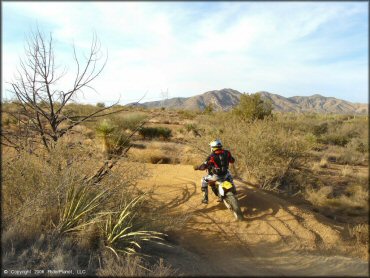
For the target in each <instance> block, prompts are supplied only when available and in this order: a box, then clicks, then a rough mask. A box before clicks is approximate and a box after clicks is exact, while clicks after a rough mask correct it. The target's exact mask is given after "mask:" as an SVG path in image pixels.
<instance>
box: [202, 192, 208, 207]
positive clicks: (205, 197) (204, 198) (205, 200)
mask: <svg viewBox="0 0 370 278" xmlns="http://www.w3.org/2000/svg"><path fill="white" fill-rule="evenodd" d="M202 203H203V204H208V192H207V191H204V192H203V200H202Z"/></svg>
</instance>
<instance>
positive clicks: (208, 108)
mask: <svg viewBox="0 0 370 278" xmlns="http://www.w3.org/2000/svg"><path fill="white" fill-rule="evenodd" d="M214 110H215V109H214V107H213V105H212V103H211V104H209V105H207V106H206V107H205V108H204V110H203V113H204V114H207V115H209V114H212V112H213V111H214Z"/></svg>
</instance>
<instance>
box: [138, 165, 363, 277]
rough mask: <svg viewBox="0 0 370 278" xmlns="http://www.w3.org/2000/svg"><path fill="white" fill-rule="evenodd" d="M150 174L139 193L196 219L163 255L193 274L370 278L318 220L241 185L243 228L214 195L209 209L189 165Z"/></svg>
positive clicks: (161, 167) (335, 230)
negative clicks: (149, 191) (149, 193)
mask: <svg viewBox="0 0 370 278" xmlns="http://www.w3.org/2000/svg"><path fill="white" fill-rule="evenodd" d="M148 168H149V170H150V171H151V175H152V176H151V177H150V178H149V179H146V180H145V181H141V182H140V184H139V187H140V188H141V189H144V190H146V189H150V188H153V187H155V193H154V195H153V198H155V199H157V200H159V201H161V202H164V203H166V204H167V206H168V208H169V210H174V211H177V212H183V213H189V214H190V215H191V218H190V221H188V223H187V225H186V227H185V228H184V229H183V230H182V231H181V232H178V233H176V234H172V235H170V237H171V238H172V239H173V240H174V242H175V243H176V245H177V247H176V248H173V249H171V250H170V251H168V250H164V249H163V250H159V251H158V252H162V253H161V255H162V256H164V257H165V258H166V259H168V260H169V262H170V263H171V264H173V265H174V266H175V267H177V268H179V270H180V272H181V273H183V274H185V275H211V276H215V275H222V276H225V275H227V276H232V275H239V276H248V275H249V276H287V275H294V276H297V275H304V276H307V275H315V276H317V275H329V276H333V275H337V276H338V275H341V276H342V275H350V276H368V263H367V262H366V261H363V260H361V259H357V258H348V257H345V256H340V255H336V254H333V251H332V252H330V251H328V250H330V249H331V247H335V246H336V245H338V244H340V242H341V238H340V230H339V228H338V227H335V225H333V224H331V223H330V222H329V220H328V219H326V218H324V217H322V216H320V215H318V214H313V213H312V212H310V211H305V210H303V209H302V208H299V207H297V206H295V205H292V204H290V203H288V202H287V201H285V200H283V199H281V198H279V197H276V196H274V195H272V194H269V193H266V192H263V191H260V190H257V189H255V188H253V187H250V186H248V185H246V184H242V183H241V182H236V185H237V190H238V199H239V203H240V206H241V208H242V211H243V213H244V217H245V220H244V221H242V222H238V221H235V220H234V217H233V216H232V214H231V213H230V211H228V210H227V209H226V208H225V207H224V205H223V204H221V203H217V201H216V198H215V196H214V195H213V193H212V191H211V190H210V192H209V195H210V202H209V204H208V205H204V204H201V191H200V179H201V177H202V176H203V175H204V174H205V173H204V172H200V171H194V170H193V169H192V167H191V166H187V165H164V164H159V165H148ZM324 250H326V251H324ZM332 250H334V249H332Z"/></svg>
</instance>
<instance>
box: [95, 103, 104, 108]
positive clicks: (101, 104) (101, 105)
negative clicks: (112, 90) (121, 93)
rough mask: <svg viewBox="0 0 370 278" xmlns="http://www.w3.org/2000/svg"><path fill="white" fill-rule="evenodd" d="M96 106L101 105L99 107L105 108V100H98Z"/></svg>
mask: <svg viewBox="0 0 370 278" xmlns="http://www.w3.org/2000/svg"><path fill="white" fill-rule="evenodd" d="M96 106H97V107H99V108H104V107H105V103H104V102H98V103H97V104H96Z"/></svg>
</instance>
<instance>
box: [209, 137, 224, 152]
mask: <svg viewBox="0 0 370 278" xmlns="http://www.w3.org/2000/svg"><path fill="white" fill-rule="evenodd" d="M209 146H210V147H211V151H214V150H217V149H221V148H222V143H221V140H220V139H216V140H214V141H212V142H211V143H209Z"/></svg>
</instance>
